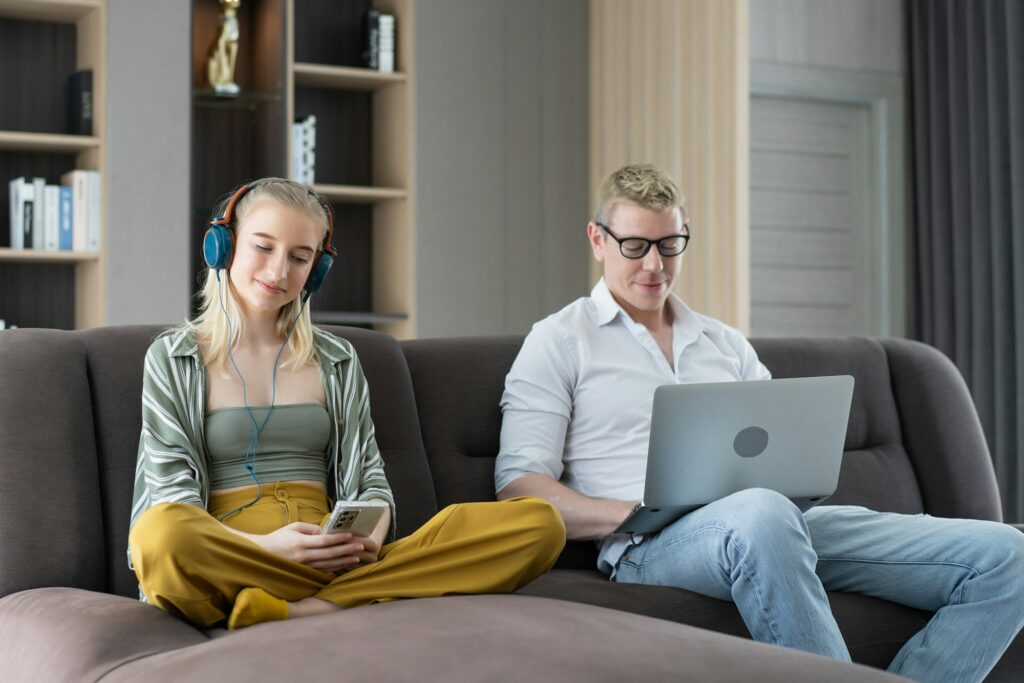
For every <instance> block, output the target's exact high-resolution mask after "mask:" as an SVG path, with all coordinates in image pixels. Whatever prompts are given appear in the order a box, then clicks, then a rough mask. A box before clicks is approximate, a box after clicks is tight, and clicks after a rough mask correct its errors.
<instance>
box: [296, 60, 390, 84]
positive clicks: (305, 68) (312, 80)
mask: <svg viewBox="0 0 1024 683" xmlns="http://www.w3.org/2000/svg"><path fill="white" fill-rule="evenodd" d="M292 73H293V74H294V76H295V85H296V86H299V87H309V88H332V89H335V90H371V91H372V90H380V89H381V88H386V87H388V86H390V85H395V84H397V83H405V82H406V78H405V74H402V73H381V72H380V71H374V70H372V69H363V68H356V67H348V66H329V65H326V64H306V63H300V62H297V63H295V64H293V65H292Z"/></svg>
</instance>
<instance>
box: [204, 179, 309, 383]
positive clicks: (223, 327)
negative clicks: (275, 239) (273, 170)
mask: <svg viewBox="0 0 1024 683" xmlns="http://www.w3.org/2000/svg"><path fill="white" fill-rule="evenodd" d="M252 184H253V187H252V188H251V189H249V190H248V191H247V192H246V193H245V195H244V196H243V197H242V198H241V199H240V200H239V201H238V203H237V204H235V208H234V215H233V216H232V225H231V226H230V228H231V231H232V238H233V242H234V245H235V248H237V247H238V226H239V224H240V223H241V222H242V221H243V220H245V217H246V215H248V213H249V211H250V210H252V207H253V206H255V205H256V204H257V203H259V202H261V201H266V200H269V201H274V202H277V203H278V204H281V205H282V206H288V207H293V208H297V209H301V210H303V211H306V212H307V213H309V215H310V216H312V217H313V218H314V219H315V220H316V222H317V224H318V225H319V226H320V240H319V245H318V249H317V256H319V255H320V253H321V252H322V251H323V242H324V238H325V237H326V235H327V220H328V219H327V212H326V211H325V210H324V206H323V203H322V202H321V200H320V198H319V197H317V195H316V193H314V192H313V190H312V189H310V188H309V187H308V186H306V185H303V184H301V183H296V182H294V181H291V180H285V179H283V178H264V179H262V180H257V181H254V182H253V183H252ZM236 192H237V190H236ZM234 195H235V192H231V193H230V194H227V195H225V196H224V197H222V198H221V200H220V202H218V205H217V207H216V209H215V210H214V216H215V217H219V216H223V215H224V211H225V209H226V207H227V203H228V201H229V200H230V199H231V197H233V196H234ZM230 268H231V267H230V265H229V266H228V268H227V269H226V271H225V274H224V276H223V277H221V278H219V279H218V277H217V271H216V270H214V269H213V268H208V269H207V271H206V280H205V282H204V283H203V286H202V288H201V289H200V290H199V292H198V293H197V294H196V298H197V299H198V302H199V315H197V316H196V317H195V319H194V320H190V321H186V322H185V325H184V327H185V328H187V329H189V330H191V331H192V332H193V333H194V334H195V336H196V340H197V341H199V342H202V343H205V344H206V349H205V351H206V354H205V361H206V363H207V364H208V365H209V366H210V367H211V368H214V369H216V370H219V371H220V372H221V373H222V374H224V375H225V376H227V369H226V367H225V365H224V364H225V362H226V361H227V358H228V349H229V348H230V347H232V346H234V345H235V344H237V343H238V341H239V340H240V339H242V336H243V335H244V334H245V323H244V319H243V318H242V313H241V309H240V307H239V304H238V298H237V295H236V293H235V288H234V286H233V285H232V284H231V278H230V277H228V276H227V271H229V270H230ZM222 302H223V307H224V308H223V310H221V303H222ZM296 316H298V319H297V320H296ZM292 320H295V329H294V330H292V334H291V336H290V337H289V338H288V351H289V352H290V357H289V358H288V360H287V361H285V363H284V364H283V365H282V366H281V367H283V368H287V367H293V368H298V367H302V366H303V365H305V364H307V363H315V362H316V351H315V347H314V346H313V323H312V321H311V320H310V317H309V308H308V307H306V306H304V305H303V297H302V296H298V297H296V298H295V300H293V301H292V302H291V303H290V304H287V305H285V306H282V307H281V310H280V311H278V314H277V324H276V332H277V334H278V335H279V336H281V337H284V336H285V335H286V334H287V333H288V327H289V325H291V324H292ZM228 321H230V325H229V322H228Z"/></svg>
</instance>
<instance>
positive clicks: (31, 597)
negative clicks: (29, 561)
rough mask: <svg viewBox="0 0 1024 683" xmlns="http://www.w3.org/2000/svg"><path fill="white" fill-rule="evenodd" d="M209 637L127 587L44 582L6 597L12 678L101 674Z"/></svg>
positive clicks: (7, 669)
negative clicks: (96, 588)
mask: <svg viewBox="0 0 1024 683" xmlns="http://www.w3.org/2000/svg"><path fill="white" fill-rule="evenodd" d="M207 641H208V638H207V637H206V636H205V635H203V634H202V633H201V632H200V631H198V630H196V629H195V628H193V627H192V626H190V625H189V624H187V623H186V622H184V621H183V620H181V619H177V618H175V617H172V616H171V615H170V614H168V613H167V612H164V611H163V610H161V609H159V608H157V607H154V606H153V605H147V604H145V603H142V602H139V601H138V600H133V599H131V598H125V597H122V596H119V595H108V594H106V593H96V592H93V591H84V590H80V589H77V588H37V589H34V590H28V591H21V592H19V593H14V594H12V595H8V596H7V597H6V598H3V599H2V600H0V661H2V662H3V663H4V676H5V680H11V681H97V680H100V679H101V678H103V677H104V676H105V675H106V674H108V673H110V672H111V671H113V670H114V669H116V668H118V667H119V666H121V665H122V664H125V663H126V662H130V661H133V660H136V659H140V658H143V657H146V656H148V655H153V654H158V653H161V652H167V651H169V650H176V649H179V648H183V647H188V646H189V645H195V644H197V643H205V642H207Z"/></svg>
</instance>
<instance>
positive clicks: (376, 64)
mask: <svg viewBox="0 0 1024 683" xmlns="http://www.w3.org/2000/svg"><path fill="white" fill-rule="evenodd" d="M364 58H365V62H366V66H367V67H369V68H371V69H376V70H377V71H383V72H385V73H391V72H393V71H394V70H395V15H393V14H382V13H381V12H379V11H377V10H375V9H371V10H370V11H369V12H367V13H366V51H365V52H364Z"/></svg>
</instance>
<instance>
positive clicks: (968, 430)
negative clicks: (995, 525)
mask: <svg viewBox="0 0 1024 683" xmlns="http://www.w3.org/2000/svg"><path fill="white" fill-rule="evenodd" d="M880 341H881V343H882V346H883V347H885V351H886V354H887V355H888V357H889V368H890V372H891V373H892V383H893V393H894V395H895V397H896V405H897V408H898V410H899V416H900V427H901V429H902V431H903V443H904V446H905V447H906V449H907V454H908V455H909V456H910V461H911V463H913V466H914V472H915V474H916V475H917V480H918V484H919V485H920V487H921V497H922V498H923V500H924V504H925V510H926V511H927V512H928V513H929V514H932V515H935V516H937V517H965V518H969V519H988V520H994V521H1002V518H1003V516H1002V509H1001V505H1000V502H999V488H998V486H997V484H996V476H995V469H994V468H993V466H992V459H991V457H990V455H989V451H988V445H987V444H986V442H985V435H984V433H983V432H982V428H981V422H980V421H979V420H978V413H977V411H976V410H975V407H974V402H973V401H972V400H971V395H970V392H969V391H968V390H967V385H966V384H965V383H964V379H963V377H962V376H961V375H960V372H959V370H957V368H956V366H955V365H953V363H952V361H950V360H949V358H947V357H946V356H945V355H943V354H942V352H941V351H939V350H938V349H935V348H933V347H931V346H928V345H926V344H922V343H921V342H915V341H910V340H907V339H882V340H880Z"/></svg>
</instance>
